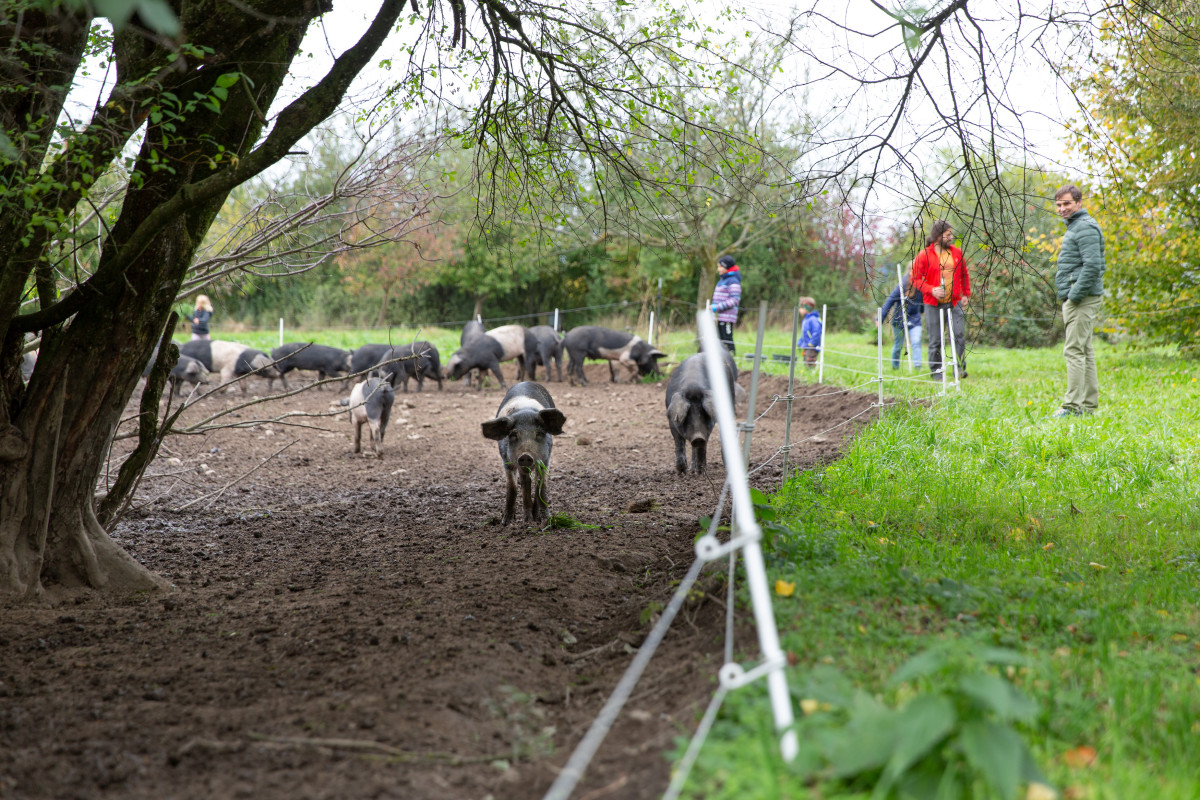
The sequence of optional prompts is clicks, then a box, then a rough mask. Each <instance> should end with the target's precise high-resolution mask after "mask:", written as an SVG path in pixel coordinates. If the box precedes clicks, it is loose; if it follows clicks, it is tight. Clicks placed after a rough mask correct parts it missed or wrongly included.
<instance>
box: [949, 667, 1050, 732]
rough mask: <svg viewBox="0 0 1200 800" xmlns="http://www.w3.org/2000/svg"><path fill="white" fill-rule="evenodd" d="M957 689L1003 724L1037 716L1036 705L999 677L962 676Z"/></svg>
mask: <svg viewBox="0 0 1200 800" xmlns="http://www.w3.org/2000/svg"><path fill="white" fill-rule="evenodd" d="M958 687H959V689H961V690H962V692H963V694H965V695H967V696H968V697H970V698H971V699H972V700H975V701H976V702H977V703H979V704H980V705H981V706H983V707H984V708H986V709H988V710H990V711H992V712H993V713H995V715H996V716H998V717H999V718H1000V719H1001V720H1004V721H1005V722H1007V721H1008V720H1013V719H1016V720H1021V721H1022V722H1027V721H1029V720H1031V719H1033V717H1034V716H1035V715H1036V714H1037V710H1038V707H1037V703H1035V702H1034V701H1033V700H1031V699H1030V698H1028V697H1026V696H1025V694H1024V693H1023V692H1021V690H1020V689H1018V688H1017V687H1015V686H1013V685H1012V684H1011V683H1009V682H1008V681H1006V680H1004V679H1003V678H1001V677H999V676H996V675H991V674H988V673H976V674H974V675H964V676H963V677H962V678H961V679H960V680H959V682H958Z"/></svg>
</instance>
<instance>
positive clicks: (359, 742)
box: [0, 364, 874, 800]
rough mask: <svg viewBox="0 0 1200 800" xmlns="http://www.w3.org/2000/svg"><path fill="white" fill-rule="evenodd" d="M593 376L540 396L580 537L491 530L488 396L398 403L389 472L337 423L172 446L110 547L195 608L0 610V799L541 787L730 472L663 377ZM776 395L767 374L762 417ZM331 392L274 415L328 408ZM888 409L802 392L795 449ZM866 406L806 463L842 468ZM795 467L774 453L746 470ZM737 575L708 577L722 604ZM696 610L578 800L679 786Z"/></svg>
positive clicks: (719, 635)
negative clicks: (702, 464) (682, 473)
mask: <svg viewBox="0 0 1200 800" xmlns="http://www.w3.org/2000/svg"><path fill="white" fill-rule="evenodd" d="M511 373H512V368H511V367H509V369H508V370H507V371H506V374H508V375H510V376H511ZM588 375H589V377H590V378H591V379H592V383H591V385H589V386H588V387H584V388H570V387H568V386H566V385H565V384H559V383H551V384H547V387H548V388H549V389H550V391H551V393H552V394H553V395H554V397H555V400H556V402H557V404H558V405H559V407H560V408H562V410H563V411H564V413H565V414H566V415H567V418H568V426H567V429H566V430H567V435H564V436H561V437H558V439H557V440H556V441H555V448H554V454H553V460H552V464H551V469H550V476H551V483H550V489H551V495H550V497H551V505H552V510H554V511H562V512H566V513H568V514H570V515H571V516H572V517H574V518H576V519H578V520H579V521H581V522H583V523H585V524H586V525H588V526H591V527H588V528H582V529H573V530H551V531H542V532H537V531H533V530H524V529H522V528H519V527H515V526H514V527H509V528H507V529H506V528H502V527H500V526H499V524H498V518H499V514H500V511H501V503H502V500H503V488H502V481H501V477H500V460H499V456H498V455H497V452H496V446H495V443H494V442H490V441H487V440H485V439H484V438H483V437H482V436H481V435H480V432H479V423H480V422H482V421H483V420H485V419H489V418H490V417H491V416H492V415H493V414H494V413H495V410H496V407H497V405H498V404H499V400H500V397H501V394H502V393H501V392H500V391H499V390H498V389H490V390H486V391H484V392H482V393H478V392H476V391H474V390H468V389H466V387H464V386H462V385H460V384H449V383H448V384H447V387H446V390H445V391H443V392H438V391H436V389H434V390H433V391H430V390H428V389H427V390H426V391H425V392H423V393H420V394H416V393H413V394H407V395H406V394H403V393H398V394H397V401H398V402H397V405H396V409H395V411H394V413H393V423H392V426H391V427H390V428H389V430H388V436H387V440H386V442H385V453H384V456H383V458H382V459H380V460H374V459H369V458H361V457H354V456H352V455H351V452H350V450H351V445H350V439H349V424H348V423H347V422H346V419H345V415H344V414H340V415H338V416H335V417H329V418H323V419H315V420H309V422H311V423H312V424H313V425H316V426H317V427H318V428H320V429H319V430H314V429H313V428H301V427H287V426H283V425H279V424H273V425H260V426H258V427H256V428H250V429H241V430H224V431H219V432H215V433H212V434H209V435H208V436H205V437H194V438H174V439H172V440H171V441H170V442H169V443H168V445H169V448H170V452H164V453H163V454H162V455H161V456H160V458H159V459H158V460H157V461H156V462H155V464H154V466H153V467H152V472H154V473H157V474H165V473H176V474H174V475H171V476H169V477H160V478H156V479H153V480H150V481H148V482H147V484H146V486H145V487H144V489H145V491H144V494H145V495H146V496H147V497H152V496H156V495H157V494H161V493H164V492H167V491H168V490H170V494H169V495H167V496H165V497H162V498H161V499H159V500H158V501H157V502H155V503H153V504H152V505H150V506H148V507H147V508H145V509H143V510H142V511H140V512H138V513H136V514H134V515H132V516H131V518H129V519H127V520H126V521H124V522H123V523H122V524H121V525H120V526H119V528H118V530H117V536H118V538H119V539H120V541H121V542H122V544H124V545H125V546H126V547H127V548H128V549H129V550H130V551H131V552H132V553H133V554H134V555H135V556H136V557H137V558H138V559H139V560H140V561H142V562H143V563H144V564H146V565H147V566H149V567H150V568H151V569H153V570H155V571H156V572H158V573H159V574H161V575H164V576H166V577H167V578H168V579H169V580H170V581H171V582H172V583H173V584H174V585H175V586H176V587H177V591H175V592H173V593H171V594H168V595H156V596H149V597H146V596H138V597H131V598H126V599H122V600H112V599H100V598H97V597H95V596H93V595H91V594H77V595H76V594H72V593H70V592H62V593H61V596H60V597H58V598H57V599H56V601H55V603H54V605H53V606H51V607H44V606H43V607H38V608H30V607H18V608H5V609H3V611H2V612H0V798H3V799H4V800H8V798H74V797H79V798H94V797H98V796H103V797H126V798H168V797H169V798H216V797H221V798H226V797H228V798H238V797H252V798H254V799H255V800H274V798H280V799H281V800H283V798H287V800H293V798H375V797H379V798H407V799H408V800H413V799H414V798H439V799H444V798H475V799H476V800H482V798H486V797H493V798H497V800H499V799H500V798H505V799H507V798H513V799H517V798H520V799H524V798H540V797H541V796H542V794H543V793H544V792H545V790H546V788H547V787H548V786H549V784H550V782H551V781H552V780H553V779H554V776H555V774H556V772H555V770H556V768H558V767H560V766H561V765H562V763H563V762H564V761H565V760H566V758H567V757H568V756H569V754H570V751H571V749H572V748H573V747H574V746H575V744H576V743H577V742H578V741H579V739H580V738H581V736H582V735H583V733H584V731H586V729H587V727H588V725H589V724H590V723H591V721H592V720H593V718H594V717H595V714H596V712H597V711H598V709H599V708H600V706H601V705H602V704H603V702H604V700H605V699H606V698H607V696H608V693H609V692H610V691H611V689H612V687H613V686H614V685H615V683H616V681H617V680H618V679H619V678H620V676H621V674H622V672H623V671H624V669H625V667H626V665H627V664H628V662H629V660H630V658H631V656H630V653H631V652H633V651H634V648H636V647H637V646H638V645H639V644H640V643H641V641H642V638H643V637H644V635H645V633H646V632H647V631H648V630H649V624H648V620H649V618H650V617H651V616H652V614H653V612H654V610H655V609H657V608H660V607H661V605H660V604H662V603H665V602H666V601H667V600H668V599H669V598H670V595H671V592H672V590H673V588H674V587H673V585H672V581H675V580H678V578H679V577H681V576H682V575H683V573H684V572H685V571H686V570H687V568H688V566H689V564H690V563H691V561H692V541H693V537H694V535H695V534H696V532H697V530H698V527H697V520H698V519H699V518H700V517H701V516H702V515H705V514H711V513H712V511H713V509H714V507H715V504H716V500H717V495H718V492H719V489H720V485H721V481H722V480H723V476H724V472H723V469H722V466H721V465H722V459H721V457H720V454H719V448H718V446H717V444H716V442H715V441H714V443H713V446H712V447H711V449H710V460H709V464H710V473H709V476H708V478H692V477H686V478H680V477H677V476H676V475H675V472H674V460H673V458H674V457H673V452H674V450H673V445H672V442H671V436H670V433H669V431H668V429H667V425H666V417H665V412H664V398H663V388H664V384H658V385H640V384H635V385H616V386H614V385H612V384H610V383H608V382H607V367H606V366H604V365H602V364H597V365H591V366H589V368H588ZM748 380H749V379H748V376H743V377H742V379H741V382H742V384H743V385H748ZM252 388H256V389H258V390H259V391H263V390H264V389H265V386H264V385H257V384H255V385H254V386H253V387H252ZM785 391H786V382H784V381H781V380H780V379H778V378H772V379H768V380H767V381H765V382H764V384H763V385H762V386H761V387H760V393H759V397H760V402H759V409H760V412H761V410H762V409H764V408H766V406H767V405H768V403H769V401H770V397H771V395H772V394H775V393H778V394H783V393H784V392H785ZM805 391H810V392H811V393H824V392H827V391H828V387H816V386H812V387H803V388H802V389H801V390H800V392H805ZM335 395H336V396H339V397H340V396H341V395H340V394H339V393H335V392H331V391H326V392H320V391H310V392H306V393H304V394H301V395H299V396H296V397H294V398H290V399H286V400H279V401H274V402H273V403H272V404H271V407H272V408H270V409H269V410H270V411H272V412H273V413H277V412H278V411H280V410H287V409H297V410H305V411H322V410H327V409H328V408H329V403H330V402H331V400H333V401H336V398H335ZM763 398H766V401H765V402H764V401H763ZM233 400H234V396H233V395H223V394H222V395H214V396H212V397H210V398H207V399H206V400H204V401H203V402H202V403H201V404H199V405H200V406H203V407H204V408H203V409H202V408H196V409H189V412H188V415H189V416H192V417H194V418H198V417H199V415H200V413H201V411H202V410H205V409H211V408H215V407H218V404H224V403H227V402H233ZM869 403H870V398H868V397H863V396H861V395H845V394H841V395H832V396H827V397H822V398H820V399H819V400H813V401H807V402H805V403H802V404H801V405H800V406H799V412H798V413H797V415H796V417H795V418H794V421H793V438H797V439H799V438H804V437H805V436H808V435H810V434H813V433H816V432H819V431H823V430H825V429H827V428H830V427H831V426H833V425H836V424H837V423H839V422H841V421H843V420H845V419H847V418H848V417H851V416H853V415H854V414H857V413H859V412H860V411H862V410H863V409H865V408H866V407H867V406H868V405H869ZM873 413H874V412H871V413H868V414H864V415H863V416H862V417H861V418H859V420H857V421H856V422H855V423H852V424H850V425H845V426H843V427H841V428H838V429H836V430H834V431H832V432H831V433H829V434H827V435H825V436H823V437H821V439H822V440H821V441H818V442H808V443H806V444H804V445H803V446H802V447H800V448H799V449H797V450H796V451H794V452H793V454H792V457H793V460H794V461H798V462H799V463H800V464H801V465H808V466H810V465H813V464H814V463H817V462H826V461H828V460H830V459H832V458H833V457H835V456H836V454H837V453H838V452H839V451H840V449H841V448H842V447H843V444H844V440H845V439H846V438H847V437H849V436H851V435H853V433H854V431H855V430H857V428H858V426H859V424H861V423H865V422H867V421H869V420H870V419H871V418H872V416H873ZM265 415H266V414H265V413H263V412H262V411H260V412H258V416H265ZM250 417H251V415H250V414H244V415H243V416H242V417H241V421H245V420H247V419H249V418H250ZM783 418H784V414H783V404H782V403H781V404H779V405H777V406H776V407H775V408H774V409H772V411H771V412H770V413H769V414H768V415H767V416H766V417H765V418H764V419H762V420H760V421H759V423H758V425H757V427H756V430H755V432H754V438H753V443H754V448H753V454H752V463H754V464H758V463H760V462H761V461H762V460H764V459H765V458H767V457H768V456H769V455H770V454H771V453H772V452H773V451H774V449H775V448H776V447H777V446H778V445H779V444H781V443H782V442H783V425H784V419H783ZM293 441H295V444H293V445H291V446H290V447H288V448H287V449H286V450H284V451H283V452H282V453H281V454H280V455H279V456H278V457H276V458H274V459H272V460H270V461H269V462H268V463H267V464H266V465H264V466H263V467H262V468H260V469H258V470H257V471H256V472H254V473H253V474H252V475H250V476H249V477H248V478H246V479H245V480H244V481H243V482H241V483H240V484H239V485H236V486H234V487H232V488H230V489H229V490H228V491H226V492H225V493H224V494H222V495H220V496H218V497H216V498H214V499H213V500H211V501H203V502H200V503H196V504H195V505H193V506H191V507H190V508H188V509H186V510H183V511H176V510H173V509H176V508H178V507H179V506H181V505H183V504H184V503H186V502H188V501H190V500H192V499H194V498H196V497H200V496H201V495H204V494H208V493H210V492H214V491H215V490H217V489H219V488H220V487H221V486H222V485H224V484H225V483H226V482H228V481H230V480H232V479H233V478H235V477H236V476H238V475H240V474H242V473H244V472H246V471H247V470H250V469H251V468H253V467H254V465H255V464H257V463H258V462H260V461H261V460H262V459H264V458H266V457H267V456H269V455H271V454H272V453H274V452H276V451H277V450H279V449H280V448H281V447H283V446H284V445H286V444H288V443H289V442H293ZM585 442H587V443H586V444H585ZM172 459H177V460H172ZM201 465H205V466H203V467H202V466H201ZM206 473H207V474H206ZM779 479H780V473H779V471H778V459H777V460H776V462H775V463H773V464H771V465H770V466H769V467H768V468H767V469H765V470H763V471H761V472H759V473H758V474H757V475H756V476H755V482H756V484H757V485H760V486H762V487H763V488H774V487H775V486H776V485H777V484H778V481H779ZM718 572H719V570H716V569H712V570H710V571H706V572H705V573H704V576H705V578H704V579H705V580H707V581H709V583H708V584H707V585H708V586H709V587H710V588H713V589H714V593H715V594H716V595H718V596H722V595H721V594H720V592H719V591H715V587H716V586H717V582H719V581H720V577H719V576H718V575H717V573H718ZM684 616H685V618H684V619H682V620H679V621H677V622H676V624H675V625H674V627H673V629H672V631H671V633H670V634H669V635H668V637H667V640H666V642H665V643H664V646H663V647H662V648H661V649H660V651H659V653H658V654H657V655H656V656H655V658H654V660H653V661H652V662H651V667H650V670H649V672H648V674H647V675H646V677H645V678H644V680H643V682H642V683H641V684H639V686H638V689H637V690H636V691H635V693H634V696H633V698H632V699H631V701H630V703H629V705H628V706H627V707H626V711H625V713H624V714H623V715H622V717H621V720H620V722H619V723H618V725H617V727H616V728H615V730H614V731H613V732H612V733H611V734H610V736H609V737H608V739H607V741H606V743H605V745H604V747H603V748H602V750H601V751H600V754H599V755H598V757H597V759H596V761H595V762H594V763H593V765H592V766H591V768H590V769H589V770H588V773H587V776H586V779H585V782H584V784H583V785H582V786H581V788H580V789H579V791H578V792H577V793H576V795H575V796H576V797H583V796H585V795H586V796H588V797H591V798H599V797H620V798H641V797H646V798H650V797H657V796H659V795H660V794H661V792H662V790H663V789H664V788H665V786H666V781H667V772H668V762H667V760H666V758H665V755H664V754H665V753H666V752H668V751H669V750H670V748H671V745H672V740H673V737H675V736H678V735H686V734H688V733H690V731H691V730H692V729H693V728H694V727H695V722H696V719H697V715H698V709H702V708H703V706H704V704H705V703H707V701H708V698H709V697H710V696H711V693H712V691H713V688H714V685H715V675H716V671H717V668H718V667H719V666H720V662H721V659H722V648H723V644H722V642H723V632H722V631H723V610H722V609H721V608H720V607H719V604H718V602H715V601H712V600H710V599H707V598H706V599H702V600H700V601H699V602H697V603H695V604H693V605H692V606H691V607H689V608H688V609H687V610H686V613H685V615H684ZM743 617H744V618H746V619H748V617H749V614H748V612H747V613H746V614H744V615H743ZM740 635H741V636H743V637H744V642H745V644H746V652H745V657H746V658H747V659H748V660H749V659H753V658H755V657H756V655H757V646H756V645H755V644H754V640H753V633H752V631H751V630H750V629H749V628H748V627H747V629H746V630H744V631H742V632H741V634H740ZM589 792H590V794H589Z"/></svg>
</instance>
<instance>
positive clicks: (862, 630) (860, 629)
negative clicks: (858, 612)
mask: <svg viewBox="0 0 1200 800" xmlns="http://www.w3.org/2000/svg"><path fill="white" fill-rule="evenodd" d="M858 632H859V633H866V632H867V629H866V628H864V627H863V626H862V625H859V626H858Z"/></svg>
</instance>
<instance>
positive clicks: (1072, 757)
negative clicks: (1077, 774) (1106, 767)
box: [1062, 744, 1096, 769]
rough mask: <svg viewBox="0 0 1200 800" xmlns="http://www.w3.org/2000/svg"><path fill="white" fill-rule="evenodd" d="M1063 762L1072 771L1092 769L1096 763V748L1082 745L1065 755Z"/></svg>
mask: <svg viewBox="0 0 1200 800" xmlns="http://www.w3.org/2000/svg"><path fill="white" fill-rule="evenodd" d="M1062 760H1063V763H1064V764H1066V765H1067V766H1068V767H1070V768H1071V769H1083V768H1084V767H1090V766H1091V765H1092V764H1093V763H1094V762H1095V761H1096V748H1094V747H1089V746H1088V745H1086V744H1084V745H1080V746H1079V747H1076V748H1074V749H1072V750H1068V751H1067V752H1065V753H1063V755H1062Z"/></svg>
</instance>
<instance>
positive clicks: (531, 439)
mask: <svg viewBox="0 0 1200 800" xmlns="http://www.w3.org/2000/svg"><path fill="white" fill-rule="evenodd" d="M566 421H567V418H566V417H565V416H563V413H562V412H561V411H559V410H558V409H557V408H555V407H554V400H552V399H551V398H550V393H549V392H547V391H546V389H545V387H543V386H541V385H540V384H537V383H533V382H532V381H522V382H520V383H516V384H513V386H512V388H510V389H509V390H508V391H507V392H505V393H504V399H503V400H501V401H500V408H499V409H498V410H497V411H496V418H495V419H490V420H488V421H487V422H485V423H483V426H482V427H483V435H484V436H485V437H486V438H488V439H492V440H493V441H496V442H499V443H500V462H501V464H503V468H504V477H505V478H506V480H507V489H506V492H505V495H504V517H503V519H502V520H501V523H500V524H502V525H508V524H509V523H511V522H512V520H513V515H514V511H515V506H516V500H517V483H518V482H520V484H521V503H522V506H523V508H524V511H525V522H526V524H528V523H529V522H531V521H536V522H545V521H546V520H548V519H549V513H548V509H549V505H550V502H549V500H550V498H549V489H548V480H549V475H550V450H551V448H552V447H553V446H554V437H555V436H557V435H559V434H560V433H562V430H563V424H564V423H566Z"/></svg>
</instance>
